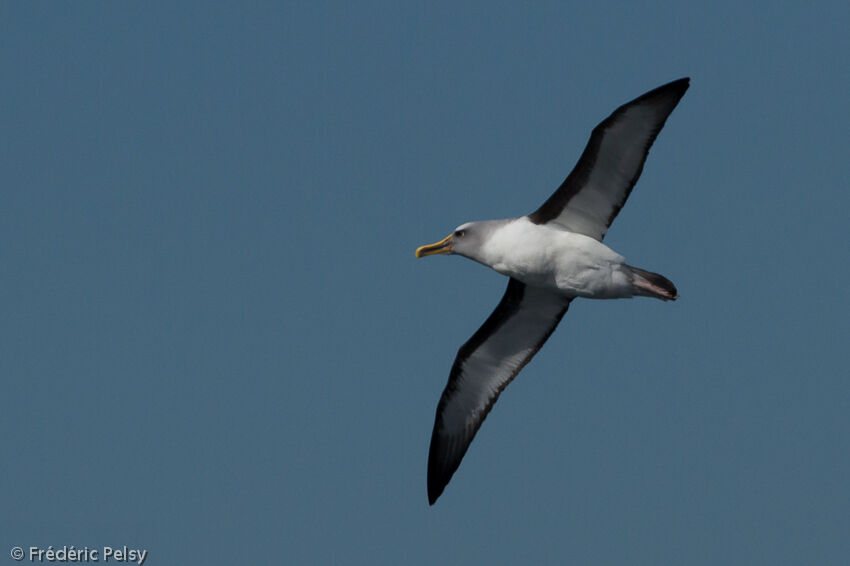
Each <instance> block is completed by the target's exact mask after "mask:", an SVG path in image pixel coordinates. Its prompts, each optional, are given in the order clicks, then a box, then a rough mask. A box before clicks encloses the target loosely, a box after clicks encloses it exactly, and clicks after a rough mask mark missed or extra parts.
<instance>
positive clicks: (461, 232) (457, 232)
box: [455, 230, 466, 238]
mask: <svg viewBox="0 0 850 566" xmlns="http://www.w3.org/2000/svg"><path fill="white" fill-rule="evenodd" d="M464 234H466V230H455V238H463V235H464Z"/></svg>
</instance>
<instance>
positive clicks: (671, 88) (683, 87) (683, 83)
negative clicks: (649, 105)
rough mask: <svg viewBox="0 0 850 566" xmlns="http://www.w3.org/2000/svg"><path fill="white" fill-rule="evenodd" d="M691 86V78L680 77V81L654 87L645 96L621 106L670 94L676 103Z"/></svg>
mask: <svg viewBox="0 0 850 566" xmlns="http://www.w3.org/2000/svg"><path fill="white" fill-rule="evenodd" d="M690 86H691V77H682V78H681V79H676V80H675V81H670V82H669V83H667V84H663V85H661V86H659V87H656V88H654V89H652V90H650V91H649V92H647V93H646V94H643V95H641V96H639V97H637V98H636V99H635V100H633V101H632V102H629V103H626V104H624V105H623V106H629V105H631V104H633V103H635V102H640V101H642V100H646V99H649V98H654V97H656V96H669V95H670V94H672V95H674V97H675V99H676V103H678V102H679V100H680V99H681V98H682V97H683V96H684V95H685V91H687V90H688V87H690Z"/></svg>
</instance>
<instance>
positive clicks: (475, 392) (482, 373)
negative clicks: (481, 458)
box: [428, 279, 571, 505]
mask: <svg viewBox="0 0 850 566" xmlns="http://www.w3.org/2000/svg"><path fill="white" fill-rule="evenodd" d="M570 300H571V299H569V298H567V297H563V296H561V295H559V294H557V293H555V292H552V291H548V290H546V289H543V288H537V287H527V286H526V285H525V284H524V283H521V282H520V281H517V280H516V279H511V280H510V281H509V282H508V289H507V290H506V291H505V295H504V296H503V297H502V300H501V302H500V303H499V306H497V307H496V310H494V311H493V314H491V315H490V317H489V318H488V319H487V320H486V321H485V322H484V324H483V325H482V326H481V328H479V329H478V331H476V332H475V334H473V335H472V338H470V339H469V340H468V341H467V342H466V344H464V345H463V346H461V348H460V350H458V353H457V357H456V358H455V362H454V365H453V366H452V371H451V374H450V375H449V383H448V384H447V385H446V388H445V390H444V391H443V395H442V397H441V398H440V403H439V405H437V416H436V419H435V421H434V432H433V434H432V436H431V450H430V452H429V454H428V501H430V503H431V504H432V505H433V504H434V502H435V501H436V500H437V498H438V497H439V496H440V494H441V493H443V489H444V488H445V487H446V484H448V483H449V480H450V479H451V477H452V474H454V472H455V470H457V467H458V466H459V465H460V461H461V459H462V458H463V455H464V454H465V453H466V449H467V448H469V443H470V442H472V439H473V438H474V437H475V433H476V432H477V431H478V429H479V427H480V426H481V423H482V422H483V421H484V418H485V417H486V416H487V413H489V412H490V409H491V408H492V407H493V404H494V403H495V402H496V399H498V398H499V394H500V393H501V392H502V390H504V388H505V387H507V385H508V383H510V382H511V380H512V379H513V378H514V377H516V375H517V374H518V373H519V372H520V370H521V369H522V368H523V367H524V366H525V364H527V363H528V362H529V360H531V358H532V357H533V356H534V354H536V353H537V351H538V350H539V349H540V347H541V346H543V343H544V342H546V339H547V338H549V335H550V334H552V331H554V330H555V327H556V326H558V322H560V320H561V317H563V316H564V313H565V312H566V311H567V307H568V306H569V304H570Z"/></svg>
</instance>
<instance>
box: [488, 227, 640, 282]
mask: <svg viewBox="0 0 850 566" xmlns="http://www.w3.org/2000/svg"><path fill="white" fill-rule="evenodd" d="M480 255H481V257H477V258H473V259H476V260H478V261H480V262H481V263H483V264H485V265H487V266H489V267H491V268H493V269H494V270H496V271H498V272H499V273H501V274H503V275H508V276H510V277H513V278H515V279H518V280H520V281H522V282H523V283H525V284H527V285H534V286H537V287H549V288H556V289H558V290H559V291H560V292H562V293H563V294H564V295H566V296H569V297H587V298H592V299H617V298H625V297H631V296H633V295H634V287H633V285H632V277H631V275H630V273H629V268H628V267H627V266H626V264H625V258H624V257H623V256H621V255H620V254H618V253H616V252H615V251H614V250H612V249H611V248H609V247H608V246H606V245H605V244H603V243H602V242H600V241H598V240H595V239H593V238H590V237H588V236H585V235H583V234H577V233H575V232H569V231H567V230H564V229H560V228H558V227H553V226H552V225H539V224H534V223H532V222H531V221H530V220H529V219H528V218H527V217H525V216H523V217H521V218H517V219H516V220H514V221H513V222H510V223H508V224H506V225H504V226H502V227H500V228H499V229H498V230H496V231H495V232H494V233H493V234H492V235H491V237H490V238H488V239H487V241H486V242H485V244H484V245H483V246H482V248H481V250H480Z"/></svg>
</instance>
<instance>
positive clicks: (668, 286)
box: [627, 265, 679, 301]
mask: <svg viewBox="0 0 850 566" xmlns="http://www.w3.org/2000/svg"><path fill="white" fill-rule="evenodd" d="M627 267H628V268H629V269H630V270H631V273H632V285H633V286H634V293H635V295H640V296H642V297H655V298H656V299H661V300H662V301H675V300H676V299H677V298H679V292H678V291H676V286H675V285H673V283H672V282H671V281H670V280H669V279H667V278H666V277H664V276H663V275H659V274H657V273H652V272H650V271H644V270H643V269H638V268H637V267H632V266H631V265H629V266H627Z"/></svg>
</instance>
